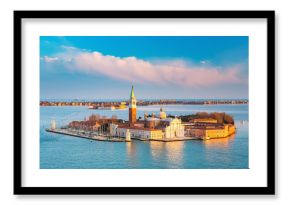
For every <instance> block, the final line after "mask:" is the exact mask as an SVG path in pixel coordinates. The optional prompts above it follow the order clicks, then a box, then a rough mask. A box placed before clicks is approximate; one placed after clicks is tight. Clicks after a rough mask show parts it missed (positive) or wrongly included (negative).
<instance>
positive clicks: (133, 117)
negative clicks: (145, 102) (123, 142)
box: [129, 86, 137, 125]
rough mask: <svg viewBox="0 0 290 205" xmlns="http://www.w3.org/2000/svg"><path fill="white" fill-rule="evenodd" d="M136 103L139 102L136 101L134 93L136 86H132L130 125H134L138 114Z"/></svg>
mask: <svg viewBox="0 0 290 205" xmlns="http://www.w3.org/2000/svg"><path fill="white" fill-rule="evenodd" d="M136 103H137V101H136V97H135V94H134V87H133V86H132V89H131V94H130V100H129V123H130V125H134V123H135V122H136V115H137V110H136Z"/></svg>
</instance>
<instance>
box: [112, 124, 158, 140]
mask: <svg viewBox="0 0 290 205" xmlns="http://www.w3.org/2000/svg"><path fill="white" fill-rule="evenodd" d="M115 126H116V125H115ZM113 127H114V126H113ZM111 130H112V131H113V133H111V134H112V135H113V136H117V137H126V133H127V132H128V131H129V132H130V135H131V136H130V137H131V138H134V139H144V140H149V139H162V137H163V133H162V130H160V129H151V128H145V127H135V126H133V127H132V126H130V125H117V126H116V128H115V129H114V128H113V129H111Z"/></svg>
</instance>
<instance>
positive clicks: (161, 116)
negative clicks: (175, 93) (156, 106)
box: [159, 108, 166, 119]
mask: <svg viewBox="0 0 290 205" xmlns="http://www.w3.org/2000/svg"><path fill="white" fill-rule="evenodd" d="M159 118H160V119H165V118H166V112H164V111H163V109H162V108H160V112H159Z"/></svg>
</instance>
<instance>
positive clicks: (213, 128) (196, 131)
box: [46, 86, 236, 142]
mask: <svg viewBox="0 0 290 205" xmlns="http://www.w3.org/2000/svg"><path fill="white" fill-rule="evenodd" d="M119 107H120V106H119ZM123 107H124V103H123V104H122V106H121V108H123ZM128 111H129V112H128V119H129V120H128V121H126V120H123V119H118V117H117V116H112V117H111V118H108V117H104V116H100V115H98V114H92V115H91V116H89V117H88V118H86V119H84V120H82V121H71V122H70V123H69V124H68V125H66V126H64V127H61V128H57V126H56V122H55V121H54V120H53V121H52V122H51V127H50V128H48V129H46V131H48V132H54V133H60V134H65V135H70V136H75V137H82V138H87V139H91V140H100V141H111V142H131V140H132V139H135V140H142V141H161V142H172V141H184V140H210V139H214V138H224V137H229V136H231V135H233V134H235V132H236V127H235V123H234V119H233V117H232V116H230V115H228V114H226V113H224V112H222V113H218V112H214V113H206V112H198V113H195V114H191V115H181V116H172V115H167V114H166V112H165V111H164V110H163V108H162V107H161V108H160V112H159V114H158V115H156V114H155V113H151V114H148V113H145V114H144V116H143V118H142V117H139V118H137V99H136V96H135V93H134V87H133V86H132V89H131V93H130V99H129V110H128Z"/></svg>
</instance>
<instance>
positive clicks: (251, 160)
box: [14, 11, 275, 195]
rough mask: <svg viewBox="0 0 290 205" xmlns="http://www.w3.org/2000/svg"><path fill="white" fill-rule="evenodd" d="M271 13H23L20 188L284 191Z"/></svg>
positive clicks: (18, 82) (18, 15) (17, 89)
mask: <svg viewBox="0 0 290 205" xmlns="http://www.w3.org/2000/svg"><path fill="white" fill-rule="evenodd" d="M274 54H275V12H274V11H14V194H102V195H103V194H106V195H108V194H114V195H115V194H130V195H131V194H138V195H143V194H150V195H160V194H164V195H169V194H170V195H172V194H179V195H181V194H203V195H204V194H275V149H274V148H275V106H274V103H275V93H274V91H275V58H274V57H275V55H274Z"/></svg>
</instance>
